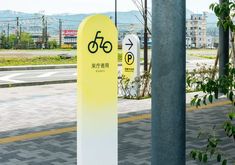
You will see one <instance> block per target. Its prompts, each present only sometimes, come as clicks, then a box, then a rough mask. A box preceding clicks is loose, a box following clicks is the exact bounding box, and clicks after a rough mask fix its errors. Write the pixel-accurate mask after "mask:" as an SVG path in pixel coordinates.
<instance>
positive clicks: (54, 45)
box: [48, 39, 57, 49]
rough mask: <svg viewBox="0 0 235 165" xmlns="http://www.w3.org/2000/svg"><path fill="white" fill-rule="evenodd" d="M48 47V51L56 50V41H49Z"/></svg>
mask: <svg viewBox="0 0 235 165" xmlns="http://www.w3.org/2000/svg"><path fill="white" fill-rule="evenodd" d="M48 46H49V49H55V48H57V41H56V40H55V39H54V40H51V41H49V42H48Z"/></svg>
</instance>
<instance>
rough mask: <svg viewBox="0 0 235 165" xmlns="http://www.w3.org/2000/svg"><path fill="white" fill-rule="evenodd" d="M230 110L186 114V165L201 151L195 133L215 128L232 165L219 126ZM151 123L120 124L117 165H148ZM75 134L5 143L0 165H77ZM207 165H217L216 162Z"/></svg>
mask: <svg viewBox="0 0 235 165" xmlns="http://www.w3.org/2000/svg"><path fill="white" fill-rule="evenodd" d="M230 108H231V106H229V105H226V106H222V107H215V108H211V109H207V110H200V111H194V112H187V125H186V128H187V130H186V131H187V142H186V147H187V150H186V152H187V162H186V164H187V165H197V164H200V163H197V162H195V161H193V160H191V159H190V158H189V157H188V153H189V152H190V151H191V149H193V148H201V147H204V145H205V144H206V143H205V142H206V141H205V140H197V138H196V137H197V133H198V131H199V130H200V129H201V128H202V129H207V128H208V127H209V128H211V127H212V126H213V125H214V124H216V125H217V126H218V129H219V132H218V135H219V136H220V137H223V138H222V139H223V143H222V146H221V147H220V149H221V150H222V151H223V153H224V154H225V155H226V157H227V158H228V160H229V162H228V165H234V163H235V155H234V154H233V153H235V145H234V143H233V142H232V141H231V139H228V138H226V137H224V132H223V131H222V129H220V128H221V127H220V124H221V123H222V122H223V121H224V119H225V118H226V117H225V114H226V112H227V111H228V110H229V109H230ZM140 113H141V114H142V113H145V114H146V113H150V111H149V110H147V111H140V112H133V113H128V114H121V115H119V117H120V118H123V117H124V118H125V117H128V116H134V115H138V114H140ZM75 125H76V123H75V122H71V123H57V124H51V125H47V126H44V127H35V128H30V129H23V130H21V131H20V132H21V133H22V132H24V133H27V132H32V131H35V130H37V131H42V130H46V129H54V128H60V127H64V126H65V127H68V126H75ZM150 131H151V122H150V119H143V120H136V121H132V122H126V123H121V124H119V128H118V148H119V149H118V153H119V163H118V164H119V165H150V164H151V163H150V160H151V133H150ZM12 132H14V131H9V132H5V134H4V135H5V136H7V135H14V133H12ZM76 144H77V142H76V132H67V133H63V134H58V135H54V136H45V137H42V138H37V139H32V140H27V141H19V142H14V143H7V144H2V145H0V162H1V165H45V164H46V165H76ZM209 165H216V163H215V161H212V162H210V163H209Z"/></svg>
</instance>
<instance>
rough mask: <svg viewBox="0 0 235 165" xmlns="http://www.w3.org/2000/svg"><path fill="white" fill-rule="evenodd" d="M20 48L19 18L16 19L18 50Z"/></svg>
mask: <svg viewBox="0 0 235 165" xmlns="http://www.w3.org/2000/svg"><path fill="white" fill-rule="evenodd" d="M18 47H19V17H16V48H17V49H18Z"/></svg>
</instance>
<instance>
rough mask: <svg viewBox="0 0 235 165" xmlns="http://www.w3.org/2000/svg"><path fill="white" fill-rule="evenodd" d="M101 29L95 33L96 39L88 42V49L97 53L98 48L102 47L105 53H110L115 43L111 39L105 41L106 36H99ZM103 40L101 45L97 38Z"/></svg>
mask: <svg viewBox="0 0 235 165" xmlns="http://www.w3.org/2000/svg"><path fill="white" fill-rule="evenodd" d="M100 33H101V31H97V32H96V35H95V39H94V40H93V41H91V42H89V44H88V50H89V52H91V53H96V52H97V51H98V48H102V49H103V51H104V52H105V53H110V52H111V51H112V49H113V45H112V43H111V42H110V41H105V42H104V37H100V36H98V35H99V34H100ZM98 39H99V40H101V42H100V45H99V46H98V43H97V40H98Z"/></svg>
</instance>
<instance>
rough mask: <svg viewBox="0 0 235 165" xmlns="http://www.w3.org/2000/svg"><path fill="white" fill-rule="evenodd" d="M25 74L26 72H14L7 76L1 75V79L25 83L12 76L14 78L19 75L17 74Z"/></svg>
mask: <svg viewBox="0 0 235 165" xmlns="http://www.w3.org/2000/svg"><path fill="white" fill-rule="evenodd" d="M23 74H24V73H14V74H10V75H7V76H3V77H0V80H1V81H8V82H13V83H23V82H24V81H21V80H14V79H12V78H14V77H17V76H20V75H23Z"/></svg>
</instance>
